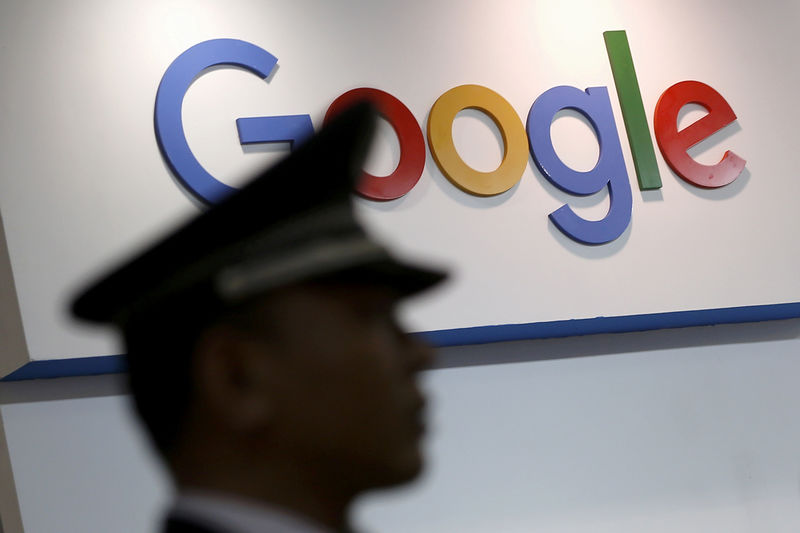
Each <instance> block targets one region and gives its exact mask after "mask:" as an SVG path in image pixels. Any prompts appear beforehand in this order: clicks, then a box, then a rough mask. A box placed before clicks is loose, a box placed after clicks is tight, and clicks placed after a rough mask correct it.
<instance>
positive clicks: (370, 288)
mask: <svg viewBox="0 0 800 533" xmlns="http://www.w3.org/2000/svg"><path fill="white" fill-rule="evenodd" d="M373 122H374V117H373V112H372V110H371V109H370V108H369V107H368V106H366V105H360V106H357V107H355V108H353V109H351V110H349V111H346V112H344V113H343V114H342V115H341V116H340V117H339V118H338V119H335V120H334V121H332V122H331V124H330V125H329V126H327V127H325V128H323V130H322V131H321V132H320V133H319V134H318V135H317V136H316V137H314V138H312V139H311V140H309V141H308V142H306V143H305V144H304V145H303V146H301V147H299V148H298V149H297V150H295V151H294V152H293V153H292V155H291V156H290V157H288V158H287V159H285V160H284V161H283V162H281V163H279V164H278V165H277V166H276V167H274V168H272V169H270V170H268V171H267V172H265V173H264V174H262V175H261V176H260V177H258V178H256V179H255V180H254V181H253V182H251V183H250V184H249V185H248V186H246V187H245V188H243V189H242V190H240V191H239V192H237V193H235V194H233V195H231V196H230V197H229V198H227V199H225V200H224V201H222V202H221V203H219V204H217V205H216V206H214V207H212V208H211V209H209V210H208V211H206V212H204V213H203V214H202V215H200V216H198V217H197V218H196V219H194V220H192V221H191V222H189V223H188V224H186V225H185V226H183V227H181V228H179V229H178V230H177V231H175V232H174V233H172V234H171V235H170V236H168V237H167V238H165V239H164V240H163V241H161V242H160V243H158V244H156V245H155V246H153V247H151V248H149V249H148V250H146V251H145V252H144V253H142V254H140V255H139V256H137V257H136V258H135V259H133V260H132V261H130V262H129V263H127V264H125V265H124V266H122V267H121V268H119V269H117V270H115V271H114V272H113V273H111V274H110V275H109V276H107V277H105V278H104V279H103V280H101V281H100V282H98V283H97V284H95V285H93V286H92V287H91V288H89V289H88V290H87V291H86V292H84V293H83V294H82V295H81V296H80V297H79V298H78V299H77V300H76V302H75V304H74V306H73V312H74V313H75V315H76V316H78V317H80V318H83V319H85V320H89V321H94V322H101V323H111V324H114V325H115V326H117V327H118V328H119V329H120V330H121V332H122V333H123V335H124V339H125V343H126V348H127V352H128V364H129V380H130V386H131V392H132V395H133V399H134V403H135V406H136V409H137V411H138V413H139V414H140V416H141V419H142V421H143V422H144V425H145V427H146V428H147V430H148V431H149V433H150V435H151V436H152V439H153V442H154V443H155V446H156V447H157V449H158V450H159V452H160V453H161V455H162V456H163V457H164V459H165V462H166V464H167V466H168V468H169V471H170V472H171V474H172V476H173V478H174V480H175V483H176V485H177V499H176V501H175V503H174V505H173V507H172V509H171V511H170V513H169V516H168V518H167V524H166V526H165V528H166V529H165V531H166V532H169V533H179V532H214V533H217V532H219V533H273V532H274V533H289V532H292V533H295V532H303V533H312V532H328V531H345V530H347V529H348V526H349V523H348V509H349V507H350V504H351V502H352V501H353V499H354V498H355V497H356V496H357V495H359V494H360V493H362V492H364V491H366V490H369V489H372V488H376V487H383V486H389V485H394V484H398V483H403V482H405V481H408V480H411V479H412V478H414V477H415V476H416V475H417V474H418V473H419V472H420V469H421V468H422V465H423V459H422V457H421V454H420V447H419V444H420V442H419V441H420V437H421V436H422V434H423V430H424V422H423V414H424V405H425V402H424V398H423V396H422V394H421V393H420V390H419V388H418V386H417V383H416V377H417V373H418V372H419V371H420V370H422V369H424V368H425V367H426V366H427V365H428V364H429V363H430V358H431V352H430V351H429V348H427V347H426V346H424V345H423V344H421V343H420V342H419V341H418V340H417V339H415V338H414V337H410V336H408V335H407V334H406V333H404V332H403V331H401V329H400V328H399V327H398V325H397V323H396V321H395V315H394V308H395V305H396V304H397V302H398V300H399V299H401V298H403V297H404V296H407V295H409V294H412V293H415V292H417V291H420V290H422V289H425V288H427V287H429V286H431V285H433V284H434V283H436V282H438V281H439V280H441V279H442V277H443V274H442V273H440V272H436V271H434V270H430V269H427V268H423V267H420V266H416V265H410V264H406V263H404V262H402V261H400V260H398V259H396V258H394V257H393V256H392V255H390V253H389V252H388V251H387V250H386V249H385V248H383V247H382V246H381V245H380V244H378V243H376V242H375V241H374V240H372V239H371V238H370V237H369V236H368V235H367V234H366V233H365V232H364V230H363V228H362V227H361V226H360V224H359V223H358V222H357V221H356V220H355V218H354V215H353V208H352V202H351V196H350V195H351V190H352V184H353V180H354V179H355V177H356V176H357V175H359V174H360V171H361V170H360V169H361V166H362V164H363V159H364V154H365V151H366V148H367V146H368V141H369V138H370V136H371V132H372V128H373V127H374V126H373Z"/></svg>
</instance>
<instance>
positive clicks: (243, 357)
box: [193, 323, 274, 432]
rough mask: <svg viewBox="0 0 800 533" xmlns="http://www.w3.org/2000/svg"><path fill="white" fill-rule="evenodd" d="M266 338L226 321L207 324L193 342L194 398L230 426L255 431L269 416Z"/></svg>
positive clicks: (270, 355)
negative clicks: (259, 337) (246, 331)
mask: <svg viewBox="0 0 800 533" xmlns="http://www.w3.org/2000/svg"><path fill="white" fill-rule="evenodd" d="M269 352H270V346H269V343H268V342H266V341H264V340H261V339H257V338H255V337H254V336H253V335H249V334H247V333H245V332H244V331H242V330H241V329H239V328H237V327H235V326H232V325H230V324H225V323H221V324H216V325H212V326H211V327H209V328H207V329H206V330H205V331H203V333H201V334H200V336H199V337H198V339H197V343H196V344H195V348H194V368H193V378H194V383H195V393H194V395H195V398H196V399H197V401H198V403H199V404H200V405H204V406H205V408H206V410H207V413H208V415H209V416H213V417H215V418H217V420H216V421H215V422H216V423H217V424H220V425H222V427H226V426H227V427H228V428H229V429H230V430H232V431H244V432H250V431H259V430H262V429H264V428H265V427H266V426H267V425H268V424H269V422H270V419H271V418H272V411H273V406H274V402H273V400H272V397H271V393H272V391H271V387H270V374H271V372H272V371H274V368H272V367H273V366H274V365H272V364H271V359H272V354H270V353H269Z"/></svg>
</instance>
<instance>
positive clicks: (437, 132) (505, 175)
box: [428, 85, 528, 196]
mask: <svg viewBox="0 0 800 533" xmlns="http://www.w3.org/2000/svg"><path fill="white" fill-rule="evenodd" d="M464 109H477V110H478V111H482V112H483V113H486V114H487V115H488V116H489V117H490V118H491V119H492V120H493V121H494V123H495V124H496V125H497V128H498V129H499V130H500V133H501V135H502V136H503V143H504V144H505V153H504V154H503V161H502V162H501V163H500V166H499V167H497V168H496V169H495V170H493V171H491V172H480V171H478V170H475V169H474V168H472V167H470V166H469V165H467V164H466V163H464V160H463V159H461V156H459V155H458V151H457V150H456V147H455V144H454V143H453V121H454V120H455V118H456V115H457V114H458V113H459V112H461V111H463V110H464ZM428 144H429V145H430V148H431V154H432V155H433V159H434V160H435V161H436V164H437V165H438V166H439V169H440V170H441V171H442V173H443V174H444V175H445V176H447V179H449V180H450V181H451V182H453V184H455V185H456V186H457V187H459V188H460V189H463V190H464V191H466V192H468V193H470V194H474V195H478V196H494V195H496V194H500V193H502V192H505V191H507V190H509V189H510V188H511V187H513V186H514V185H515V184H516V183H517V182H518V181H519V180H520V178H521V177H522V173H523V172H524V171H525V167H526V166H527V164H528V141H527V137H526V136H525V128H524V126H523V125H522V121H521V120H520V118H519V115H518V114H517V112H516V111H514V108H513V107H511V104H509V103H508V101H507V100H506V99H505V98H503V97H502V96H500V95H499V94H497V93H496V92H494V91H492V90H491V89H488V88H486V87H483V86H481V85H459V86H458V87H453V88H452V89H450V90H449V91H447V92H446V93H444V94H443V95H442V96H440V97H439V99H438V100H436V102H435V103H434V104H433V107H431V112H430V115H429V116H428Z"/></svg>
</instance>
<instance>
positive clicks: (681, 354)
mask: <svg viewBox="0 0 800 533" xmlns="http://www.w3.org/2000/svg"><path fill="white" fill-rule="evenodd" d="M798 348H800V321H799V320H791V321H783V322H771V323H761V324H745V325H731V326H716V327H704V328H691V329H684V330H670V331H654V332H645V333H636V334H625V335H603V336H594V337H581V338H571V339H554V340H545V341H525V342H516V343H504V344H493V345H484V346H467V347H455V348H448V349H445V350H442V351H441V355H440V364H441V365H443V366H445V368H440V369H437V370H434V371H431V372H429V373H428V374H427V375H426V378H425V379H426V381H427V385H428V389H429V391H430V393H431V394H432V396H433V400H434V401H433V409H432V413H431V415H432V416H431V419H432V433H431V435H430V439H429V455H430V458H431V462H430V469H429V470H428V472H427V473H426V475H425V476H424V478H423V479H422V480H421V482H420V483H418V484H416V485H415V486H413V487H410V488H409V489H407V490H401V491H396V492H393V493H388V494H377V495H374V496H371V497H368V498H366V499H365V500H364V501H363V502H362V504H361V505H360V506H359V508H358V521H359V522H360V523H361V524H363V525H364V526H366V527H365V529H367V530H368V531H380V532H386V533H393V532H397V533H400V532H402V533H409V532H414V533H417V532H420V533H425V532H436V533H449V532H454V533H455V532H459V533H462V532H529V531H547V532H548V533H550V532H559V533H562V532H592V533H597V532H606V531H607V532H614V533H627V532H631V533H633V532H636V533H640V532H641V531H647V532H648V533H652V532H662V531H663V532H670V533H672V532H675V531H681V532H689V533H692V532H697V533H700V532H702V533H708V532H711V531H720V532H725V533H738V532H742V533H744V532H747V533H756V532H757V533H772V532H787V533H788V532H793V533H794V532H796V531H798V530H800V505H798V497H800V494H799V492H800V409H798V406H800V388H799V387H797V377H798V376H800V358H798V357H797V353H796V352H797V351H798ZM570 356H576V357H570ZM118 383H119V380H118V378H116V377H112V376H105V377H94V378H77V379H61V380H53V381H38V382H23V383H2V384H0V402H2V404H1V405H2V406H1V407H0V413H2V420H3V424H4V426H5V431H6V436H7V441H8V447H9V456H10V460H11V464H12V466H13V471H14V477H15V481H16V488H17V491H18V495H19V503H20V508H21V515H22V523H23V524H24V532H25V533H73V532H74V533H92V532H98V533H99V532H108V531H114V532H117V533H129V532H130V533H133V532H137V533H138V532H145V531H150V530H151V528H152V526H153V524H154V520H156V519H157V514H158V512H159V509H160V508H161V507H162V505H164V503H165V501H166V499H167V498H168V494H169V490H168V486H167V483H166V481H165V478H164V476H163V474H162V473H161V471H160V470H158V467H157V465H156V463H155V462H154V460H153V458H152V457H151V456H150V454H149V451H147V449H146V447H145V446H144V445H143V441H142V439H141V438H140V436H139V434H138V432H137V431H136V429H135V428H134V427H133V425H132V423H131V421H130V420H129V418H128V411H127V408H126V406H125V399H126V398H125V397H124V396H122V395H120V393H119V392H120V388H119V384H118ZM6 531H7V532H8V533H19V531H17V530H15V529H12V528H11V527H8V525H6Z"/></svg>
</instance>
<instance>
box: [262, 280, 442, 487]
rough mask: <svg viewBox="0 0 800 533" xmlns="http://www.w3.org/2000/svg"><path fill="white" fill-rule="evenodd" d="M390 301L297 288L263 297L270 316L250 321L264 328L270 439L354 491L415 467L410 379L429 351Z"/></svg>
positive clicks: (362, 288) (416, 429) (364, 288)
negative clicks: (402, 322)
mask: <svg viewBox="0 0 800 533" xmlns="http://www.w3.org/2000/svg"><path fill="white" fill-rule="evenodd" d="M396 300H397V295H396V294H395V293H394V292H393V291H391V290H390V289H387V288H385V287H378V286H371V285H357V284H351V285H335V284H303V285H298V286H295V287H291V288H288V289H285V290H282V291H279V292H277V293H276V294H274V295H270V296H269V297H266V298H265V305H267V306H268V308H269V312H267V313H263V314H261V315H260V316H257V317H256V320H262V321H264V322H266V321H269V322H271V323H263V326H264V333H263V339H262V342H263V347H264V349H265V350H266V351H267V352H268V357H269V358H270V361H271V366H272V375H271V376H270V383H269V387H270V394H271V397H272V401H273V403H274V412H273V414H272V416H273V419H272V421H271V424H270V428H271V429H270V434H269V435H268V438H270V439H272V442H273V443H275V442H280V443H281V445H282V446H284V447H285V449H284V450H283V452H284V453H285V455H286V456H287V457H289V458H291V460H295V461H299V462H302V463H304V464H305V465H306V466H308V467H310V468H313V469H315V470H316V471H321V472H328V473H329V474H331V475H333V476H337V477H338V478H339V479H340V480H341V481H342V482H344V483H349V484H352V486H353V488H354V489H358V490H361V489H364V488H368V487H374V486H382V485H390V484H395V483H399V482H402V481H406V480H409V479H411V478H413V477H415V476H416V474H417V473H418V472H419V471H420V469H421V467H422V457H421V453H420V449H419V440H420V437H421V436H422V433H423V430H424V420H423V414H424V413H423V410H424V403H425V400H424V397H423V395H422V394H421V392H420V390H419V388H418V385H417V383H416V378H417V373H418V372H419V371H420V370H422V369H423V368H425V367H427V366H428V365H429V364H430V362H431V351H430V349H429V348H428V347H427V346H425V345H422V344H421V343H419V341H417V340H416V339H413V338H411V337H409V336H408V335H407V334H406V333H405V332H403V331H402V330H401V329H400V328H399V327H398V325H397V323H396V319H395V314H394V306H395V303H396ZM258 307H259V306H258V305H257V306H256V309H258ZM256 324H257V322H256ZM257 335H258V336H259V337H262V335H261V333H257ZM276 439H277V440H276Z"/></svg>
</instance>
